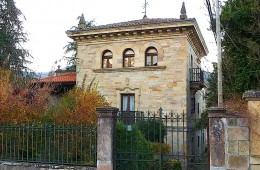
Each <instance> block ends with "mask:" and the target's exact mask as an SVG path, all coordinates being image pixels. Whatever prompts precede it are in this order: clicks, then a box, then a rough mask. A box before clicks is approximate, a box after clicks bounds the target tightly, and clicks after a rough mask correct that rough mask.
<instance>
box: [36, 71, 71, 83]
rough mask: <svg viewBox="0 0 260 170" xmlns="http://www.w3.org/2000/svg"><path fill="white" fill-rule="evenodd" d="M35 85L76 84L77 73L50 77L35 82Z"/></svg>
mask: <svg viewBox="0 0 260 170" xmlns="http://www.w3.org/2000/svg"><path fill="white" fill-rule="evenodd" d="M32 82H33V83H70V82H76V73H75V72H74V73H66V74H61V75H57V76H50V77H46V78H43V79H38V80H33V81H32Z"/></svg>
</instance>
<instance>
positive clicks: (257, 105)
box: [243, 90, 260, 170]
mask: <svg viewBox="0 0 260 170" xmlns="http://www.w3.org/2000/svg"><path fill="white" fill-rule="evenodd" d="M243 98H244V99H245V100H247V101H248V111H249V116H250V168H251V170H259V169H260V91H254V90H250V91H247V92H245V93H244V94H243Z"/></svg>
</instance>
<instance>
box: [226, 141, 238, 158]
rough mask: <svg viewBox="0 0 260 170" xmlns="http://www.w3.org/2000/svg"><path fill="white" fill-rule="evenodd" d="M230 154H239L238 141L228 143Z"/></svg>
mask: <svg viewBox="0 0 260 170" xmlns="http://www.w3.org/2000/svg"><path fill="white" fill-rule="evenodd" d="M228 153H229V154H231V155H237V154H238V141H237V140H231V141H228Z"/></svg>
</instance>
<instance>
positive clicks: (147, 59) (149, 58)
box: [146, 56, 152, 66]
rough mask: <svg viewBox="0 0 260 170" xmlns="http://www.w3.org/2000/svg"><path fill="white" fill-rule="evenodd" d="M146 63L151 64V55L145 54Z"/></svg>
mask: <svg viewBox="0 0 260 170" xmlns="http://www.w3.org/2000/svg"><path fill="white" fill-rule="evenodd" d="M146 65H147V66H150V65H152V59H151V56H147V57H146Z"/></svg>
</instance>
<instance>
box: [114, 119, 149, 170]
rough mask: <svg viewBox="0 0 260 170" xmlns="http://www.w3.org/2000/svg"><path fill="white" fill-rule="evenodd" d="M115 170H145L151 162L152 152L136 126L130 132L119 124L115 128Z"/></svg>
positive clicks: (123, 125)
mask: <svg viewBox="0 0 260 170" xmlns="http://www.w3.org/2000/svg"><path fill="white" fill-rule="evenodd" d="M116 149H117V151H116V153H117V155H116V156H117V161H118V163H117V169H118V170H120V169H122V170H124V169H125V168H126V167H127V169H128V170H135V169H140V170H142V169H144V170H145V169H147V166H148V165H149V164H150V162H152V160H153V150H152V149H151V147H150V143H149V141H147V140H146V139H145V137H144V135H143V134H142V133H141V131H140V130H138V128H137V126H136V125H132V127H131V130H128V129H127V126H126V125H125V124H123V123H121V122H118V123H117V126H116Z"/></svg>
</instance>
